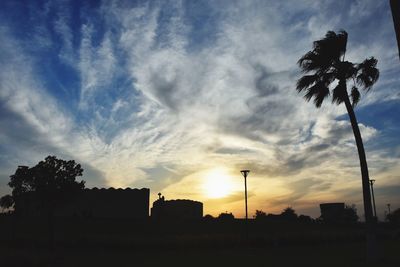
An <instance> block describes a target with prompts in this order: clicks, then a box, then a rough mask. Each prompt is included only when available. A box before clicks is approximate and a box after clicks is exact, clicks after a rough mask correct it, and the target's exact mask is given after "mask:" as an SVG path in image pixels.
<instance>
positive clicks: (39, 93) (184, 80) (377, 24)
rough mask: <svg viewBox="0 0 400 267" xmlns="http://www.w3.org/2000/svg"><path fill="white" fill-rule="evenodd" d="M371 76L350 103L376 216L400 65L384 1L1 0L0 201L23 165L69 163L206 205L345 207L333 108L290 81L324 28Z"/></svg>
mask: <svg viewBox="0 0 400 267" xmlns="http://www.w3.org/2000/svg"><path fill="white" fill-rule="evenodd" d="M340 29H344V30H346V31H347V32H348V34H349V40H348V45H347V49H348V50H347V53H346V59H347V60H350V61H354V62H361V61H362V60H363V59H364V58H367V57H370V56H374V57H375V58H377V59H378V68H379V69H380V72H381V76H380V79H379V81H378V83H377V84H376V85H375V86H374V87H373V89H372V90H371V91H370V92H369V93H368V94H367V95H363V96H362V98H361V101H360V104H359V106H358V107H357V108H356V115H357V116H358V119H359V123H360V128H361V132H362V135H363V139H364V144H365V147H366V153H367V159H368V164H369V170H370V174H371V178H372V179H375V180H376V183H375V196H376V202H377V209H378V214H379V216H381V218H383V214H384V212H385V209H386V204H387V203H391V205H392V209H395V208H400V198H399V196H400V165H399V159H400V139H399V137H398V136H399V135H400V116H399V114H400V90H399V86H400V61H399V57H398V52H397V46H396V39H395V33H394V27H393V21H392V17H391V13H390V8H389V1H376V0H363V1H348V0H342V1H338V0H321V1H314V0H302V1H300V0H293V1H272V0H271V1H266V0H265V1H228V0H226V1H194V0H193V1H177V0H176V1H161V0H160V1H102V2H101V1H91V2H89V1H78V0H77V1H22V0H21V1H16V0H9V1H8V0H2V1H0V129H1V130H0V196H1V195H4V194H6V193H9V192H10V189H9V187H8V186H7V182H8V181H9V176H10V175H11V174H13V173H14V171H15V169H16V168H17V166H18V165H28V166H33V165H35V164H36V163H37V162H39V161H40V160H43V159H44V158H45V157H46V156H47V155H56V156H57V157H59V158H62V159H74V160H75V161H77V162H78V163H81V164H82V166H83V168H84V175H83V179H84V180H85V181H86V186H87V187H89V188H90V187H111V186H112V187H122V188H124V187H138V188H141V187H147V188H150V190H151V201H153V200H154V199H155V198H156V197H157V193H158V192H161V193H162V194H163V195H164V196H165V198H166V199H177V198H179V199H193V200H199V201H202V202H203V203H204V214H207V213H209V214H212V215H218V214H219V213H220V212H225V211H228V212H233V213H234V215H235V216H236V217H241V216H243V215H244V201H243V197H244V193H243V190H244V185H243V177H242V176H241V174H240V172H239V171H240V170H241V169H242V168H247V169H250V170H251V172H250V174H249V177H248V191H249V200H248V201H249V213H250V215H253V214H254V212H255V210H256V209H261V210H264V211H265V212H267V213H278V212H280V211H281V210H282V209H284V208H285V207H287V206H292V207H293V208H294V209H295V210H296V211H297V213H302V214H307V215H311V216H312V217H317V216H319V206H318V205H319V203H322V202H345V203H347V204H356V207H357V209H358V214H359V215H360V216H361V215H362V214H363V206H362V193H361V176H360V169H359V161H358V155H357V150H356V147H355V142H354V137H353V133H352V130H351V126H350V123H349V121H348V117H347V113H346V110H345V108H344V106H334V105H332V104H331V102H330V101H329V100H328V101H326V102H325V103H324V104H323V106H322V107H321V108H320V109H316V108H315V107H314V105H313V104H312V103H307V102H305V101H304V99H303V98H302V96H301V95H299V94H297V92H296V90H295V86H296V80H297V79H298V78H299V77H300V75H301V73H300V72H299V68H298V66H297V65H296V62H297V60H298V59H299V58H300V57H301V56H302V55H303V54H305V53H306V52H307V51H309V50H311V48H312V42H313V41H314V40H317V39H320V38H322V37H323V36H324V35H325V33H326V32H327V31H328V30H334V31H338V30H340Z"/></svg>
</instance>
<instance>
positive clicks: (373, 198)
mask: <svg viewBox="0 0 400 267" xmlns="http://www.w3.org/2000/svg"><path fill="white" fill-rule="evenodd" d="M374 183H375V180H372V179H371V180H369V184H370V185H371V192H372V203H373V204H374V213H375V219H378V217H377V215H376V206H375V194H374Z"/></svg>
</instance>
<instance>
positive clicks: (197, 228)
mask: <svg viewBox="0 0 400 267" xmlns="http://www.w3.org/2000/svg"><path fill="white" fill-rule="evenodd" d="M247 229H248V235H246V231H245V230H246V227H245V224H244V223H243V221H240V220H237V221H233V222H219V221H209V222H205V221H203V222H191V223H165V222H164V223H156V222H149V221H147V222H140V223H138V222H132V221H129V220H119V221H113V220H77V219H74V220H66V219H59V220H57V222H56V224H55V243H54V248H53V249H49V242H48V240H49V239H48V227H47V224H46V223H45V222H43V221H40V220H20V221H15V220H13V219H11V218H0V234H1V235H0V266H1V267H3V266H4V267H8V266H10V267H12V266H60V267H63V266H85V267H88V266H113V267H114V266H115V267H117V266H202V267H204V266H393V267H394V266H400V239H399V230H398V228H397V227H396V226H392V225H387V224H380V225H379V229H378V250H379V260H378V262H377V263H376V264H373V265H366V264H365V263H366V259H365V257H366V255H365V241H364V234H363V233H364V229H363V225H360V224H356V225H321V224H316V223H299V222H295V223H289V222H256V221H252V222H250V223H249V225H248V227H247Z"/></svg>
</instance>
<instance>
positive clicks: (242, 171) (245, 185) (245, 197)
mask: <svg viewBox="0 0 400 267" xmlns="http://www.w3.org/2000/svg"><path fill="white" fill-rule="evenodd" d="M240 172H241V173H242V175H243V177H244V201H245V206H246V223H247V219H248V214H247V175H248V174H249V172H250V170H241V171H240Z"/></svg>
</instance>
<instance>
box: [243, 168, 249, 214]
mask: <svg viewBox="0 0 400 267" xmlns="http://www.w3.org/2000/svg"><path fill="white" fill-rule="evenodd" d="M246 178H247V175H246V176H245V177H244V198H245V205H246V221H247V220H248V214H247V179H246Z"/></svg>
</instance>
